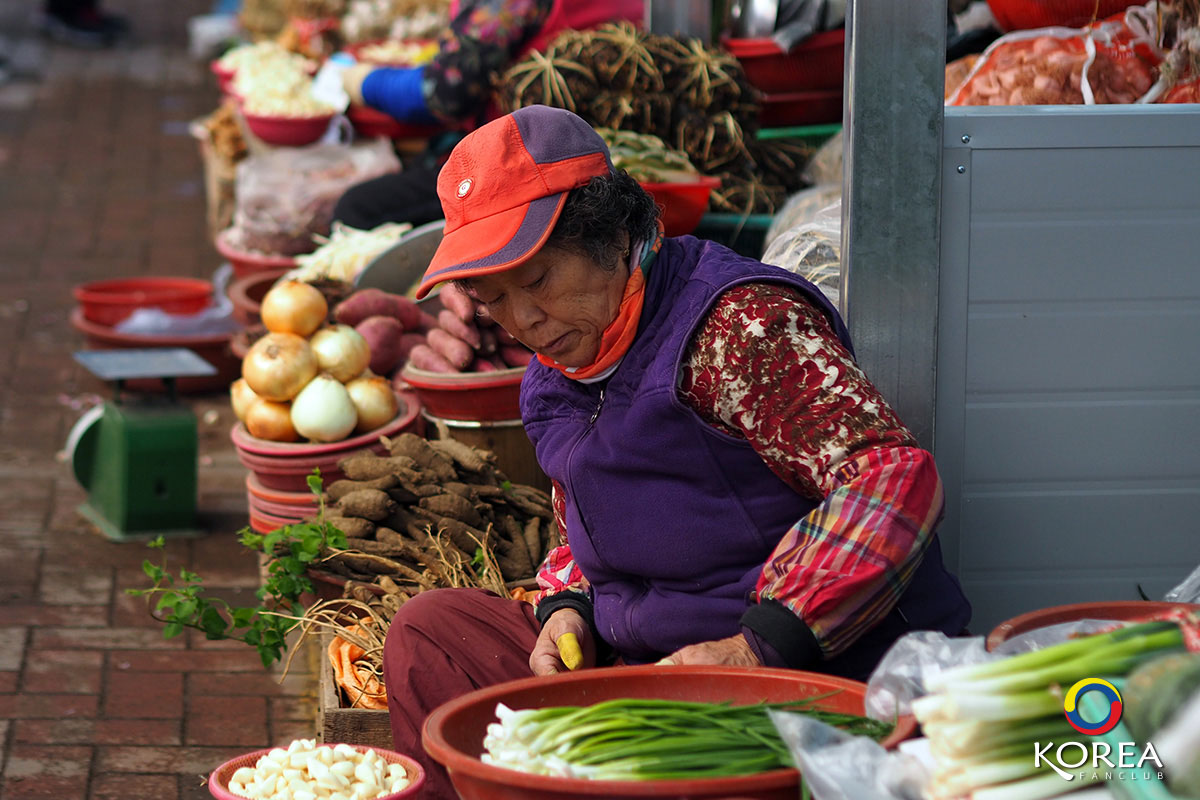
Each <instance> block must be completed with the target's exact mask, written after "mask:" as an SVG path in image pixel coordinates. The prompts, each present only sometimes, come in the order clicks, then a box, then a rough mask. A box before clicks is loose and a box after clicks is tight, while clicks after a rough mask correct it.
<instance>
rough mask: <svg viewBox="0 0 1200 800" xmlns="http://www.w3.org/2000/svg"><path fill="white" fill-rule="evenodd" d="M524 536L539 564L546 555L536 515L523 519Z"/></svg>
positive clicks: (540, 527) (378, 532)
mask: <svg viewBox="0 0 1200 800" xmlns="http://www.w3.org/2000/svg"><path fill="white" fill-rule="evenodd" d="M521 533H522V534H523V535H524V537H525V548H526V549H527V550H528V551H529V557H530V558H531V559H533V563H534V564H535V565H537V564H541V563H542V559H543V558H545V557H546V551H545V550H544V549H543V548H544V547H545V544H544V543H543V542H542V521H541V519H539V518H538V517H530V518H529V519H528V520H526V521H525V528H524V530H522V531H521ZM379 534H380V531H379V530H376V531H375V538H376V539H378V538H379Z"/></svg>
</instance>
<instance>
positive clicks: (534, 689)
mask: <svg viewBox="0 0 1200 800" xmlns="http://www.w3.org/2000/svg"><path fill="white" fill-rule="evenodd" d="M866 689H867V687H866V684H863V683H859V682H857V681H851V680H847V679H845V678H838V677H834V676H831V675H821V674H817V673H814V672H803V671H800V670H785V669H769V668H766V667H760V668H754V669H751V668H746V667H703V666H678V667H662V666H657V665H649V666H640V667H609V668H605V669H589V670H582V671H579V672H567V673H561V674H558V675H554V676H550V677H535V678H523V679H521V680H515V681H509V682H507V683H501V684H497V685H496V686H489V687H486V688H484V689H479V690H477V691H474V692H471V693H469V694H466V695H463V696H462V697H459V698H457V699H455V700H451V701H450V702H448V703H445V704H444V705H441V706H439V707H438V708H436V709H434V711H433V713H431V714H430V715H429V716H428V717H427V718H426V719H425V726H424V728H423V729H422V731H421V740H422V744H423V745H424V747H425V750H426V752H428V753H429V755H430V756H432V757H433V758H434V759H435V760H436V761H437V762H438V763H440V764H442V765H443V766H445V767H446V769H447V771H448V772H449V773H450V780H451V781H452V782H453V783H454V788H455V789H456V790H457V791H458V794H459V796H460V797H461V798H462V799H463V800H551V799H553V800H577V799H578V800H584V799H585V798H586V799H587V800H597V798H609V800H618V799H619V798H635V797H636V798H644V797H660V798H661V797H673V798H691V799H692V800H701V798H725V799H726V800H732V799H733V798H738V800H749V799H750V798H754V799H755V800H795V798H797V797H799V796H800V789H799V779H800V773H799V772H797V771H796V770H794V769H778V770H773V771H771V772H763V773H760V774H758V775H746V776H740V777H733V778H713V779H707V780H694V779H693V780H674V781H599V780H585V779H581V778H557V777H550V776H546V775H531V774H528V773H524V772H517V771H515V770H510V769H506V768H504V767H497V766H491V765H488V764H484V763H483V762H482V761H480V760H479V755H480V754H481V753H482V752H483V738H484V735H485V733H486V730H487V726H488V724H489V723H491V722H493V721H495V713H496V703H504V704H505V705H507V706H508V707H509V708H514V709H521V708H542V707H546V706H559V705H591V704H593V703H598V702H601V701H603V700H611V699H615V698H620V697H640V698H659V699H671V700H695V701H702V702H720V701H731V702H733V703H739V704H750V703H757V702H760V701H763V700H766V701H771V702H775V701H783V700H802V699H804V698H807V697H813V696H815V695H820V694H826V693H828V692H836V694H832V695H831V696H829V697H828V698H826V699H824V700H822V701H820V706H821V707H823V708H826V709H831V710H836V711H843V712H849V713H854V714H862V713H863V697H864V695H865V693H866ZM915 731H916V722H915V721H913V720H912V719H911V718H905V719H902V720H901V721H900V724H899V725H898V726H897V729H896V731H895V732H893V734H892V735H891V736H890V737H889V738H888V739H887V740H886V741H885V742H884V744H885V746H894V745H895V744H897V743H899V742H900V741H902V740H903V739H906V738H909V737H911V736H912V735H913V734H914V733H915Z"/></svg>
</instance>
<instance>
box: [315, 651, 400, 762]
mask: <svg viewBox="0 0 1200 800" xmlns="http://www.w3.org/2000/svg"><path fill="white" fill-rule="evenodd" d="M320 641H321V653H320V659H319V660H320V667H319V672H318V674H319V676H320V678H319V681H318V693H319V696H318V698H317V699H318V703H317V741H318V742H328V743H330V744H334V743H337V742H345V743H347V744H367V745H373V746H375V747H383V748H385V749H388V750H391V749H392V727H391V724H390V723H389V722H388V712H386V711H373V710H371V709H366V708H345V707H343V705H342V691H341V689H340V688H339V687H338V685H337V681H336V680H335V679H334V677H333V665H332V664H330V663H329V655H328V653H329V643H330V642H331V641H333V634H331V633H329V632H322V633H321V639H320Z"/></svg>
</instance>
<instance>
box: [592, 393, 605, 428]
mask: <svg viewBox="0 0 1200 800" xmlns="http://www.w3.org/2000/svg"><path fill="white" fill-rule="evenodd" d="M602 408H604V387H601V388H600V402H599V403H597V404H596V410H595V411H593V412H592V416H591V418H590V419H588V425H594V424H595V422H596V417H598V416H600V409H602Z"/></svg>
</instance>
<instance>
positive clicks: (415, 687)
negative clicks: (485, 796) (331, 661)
mask: <svg viewBox="0 0 1200 800" xmlns="http://www.w3.org/2000/svg"><path fill="white" fill-rule="evenodd" d="M538 631H539V626H538V623H537V619H536V618H535V617H534V615H533V606H531V605H530V604H529V603H524V602H521V601H518V600H509V599H507V598H504V597H497V596H496V595H495V594H492V593H491V592H486V591H484V590H482V589H437V590H434V591H428V592H422V593H420V594H418V595H415V596H414V597H413V598H412V599H411V600H409V601H408V602H406V603H405V604H404V605H403V606H401V607H400V611H399V612H397V614H396V616H395V618H393V619H392V625H391V627H390V628H389V629H388V633H387V640H386V642H385V644H384V648H383V675H384V684H385V685H386V686H387V692H388V714H389V719H390V721H391V723H392V745H393V747H394V748H395V749H396V750H397V751H399V752H401V753H404V754H406V755H409V756H412V757H413V758H415V759H416V760H417V761H419V762H421V765H422V766H423V767H425V774H426V779H425V788H424V789H423V790H422V791H421V798H422V800H456V798H457V797H458V794H457V793H456V792H455V791H454V788H453V787H452V786H451V785H450V777H449V776H448V775H447V774H446V770H445V769H443V768H442V766H441V765H440V764H438V763H437V762H436V761H434V760H433V759H432V758H430V757H429V756H428V755H427V754H426V753H425V749H424V748H423V747H422V746H421V725H422V724H423V723H424V722H425V717H426V716H427V715H428V714H429V712H431V711H433V709H435V708H437V707H438V706H439V705H441V704H442V703H445V702H446V701H448V700H453V699H454V698H455V697H458V696H460V695H463V694H466V693H467V692H470V691H473V690H475V689H479V688H482V687H484V686H491V685H492V684H496V683H502V682H503V681H508V680H513V679H515V678H528V677H530V676H531V675H532V674H533V673H532V672H531V671H530V669H529V653H530V652H531V651H532V650H533V645H534V643H535V642H536V641H537V636H538Z"/></svg>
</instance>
